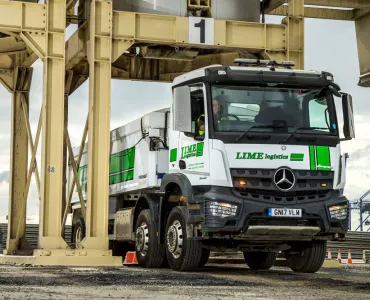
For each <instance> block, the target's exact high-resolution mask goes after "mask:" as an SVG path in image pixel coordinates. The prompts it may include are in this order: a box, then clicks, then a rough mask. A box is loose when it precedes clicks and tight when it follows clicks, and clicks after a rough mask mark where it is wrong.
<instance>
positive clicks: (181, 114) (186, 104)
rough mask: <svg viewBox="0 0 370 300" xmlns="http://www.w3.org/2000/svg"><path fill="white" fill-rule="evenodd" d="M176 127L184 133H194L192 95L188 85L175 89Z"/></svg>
mask: <svg viewBox="0 0 370 300" xmlns="http://www.w3.org/2000/svg"><path fill="white" fill-rule="evenodd" d="M173 110H174V119H175V124H174V129H175V130H176V131H181V132H184V133H189V134H193V131H194V129H193V128H192V127H193V126H192V121H191V97H190V88H189V87H188V86H180V87H177V88H175V89H174V107H173Z"/></svg>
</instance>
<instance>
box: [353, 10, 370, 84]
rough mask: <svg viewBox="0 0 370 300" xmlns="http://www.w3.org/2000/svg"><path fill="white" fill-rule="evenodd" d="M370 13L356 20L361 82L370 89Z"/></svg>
mask: <svg viewBox="0 0 370 300" xmlns="http://www.w3.org/2000/svg"><path fill="white" fill-rule="evenodd" d="M369 33H370V13H368V14H366V15H364V16H363V17H361V18H359V19H357V20H356V35H357V48H358V57H359V63H360V73H361V77H360V82H359V85H360V86H363V87H370V34H369Z"/></svg>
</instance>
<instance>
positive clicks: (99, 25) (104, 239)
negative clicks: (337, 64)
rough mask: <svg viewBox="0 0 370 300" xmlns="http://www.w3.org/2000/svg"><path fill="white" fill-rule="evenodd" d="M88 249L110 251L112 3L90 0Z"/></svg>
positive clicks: (109, 252)
mask: <svg viewBox="0 0 370 300" xmlns="http://www.w3.org/2000/svg"><path fill="white" fill-rule="evenodd" d="M90 3H91V6H90V41H89V43H88V60H89V76H90V77H89V133H88V153H89V155H88V175H87V180H88V181H87V209H86V214H87V216H86V238H85V239H84V240H83V241H82V243H81V244H82V246H83V247H84V248H87V249H96V250H103V251H105V252H106V254H105V255H107V254H108V255H111V251H110V250H109V251H108V201H109V196H108V195H109V185H108V183H109V180H108V179H109V153H110V151H109V150H110V100H111V99H110V98H111V64H112V19H113V15H112V2H111V1H104V0H91V1H90Z"/></svg>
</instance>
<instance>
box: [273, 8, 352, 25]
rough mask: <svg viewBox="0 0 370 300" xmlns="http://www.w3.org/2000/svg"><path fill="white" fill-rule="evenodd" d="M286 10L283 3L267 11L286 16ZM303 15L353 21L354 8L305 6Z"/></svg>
mask: <svg viewBox="0 0 370 300" xmlns="http://www.w3.org/2000/svg"><path fill="white" fill-rule="evenodd" d="M288 11H289V7H288V6H287V5H283V6H280V7H279V8H277V9H275V10H273V11H271V12H269V15H278V16H288ZM304 16H305V18H315V19H330V20H343V21H353V20H354V18H355V15H354V10H343V9H328V8H315V7H305V9H304Z"/></svg>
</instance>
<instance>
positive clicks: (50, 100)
mask: <svg viewBox="0 0 370 300" xmlns="http://www.w3.org/2000/svg"><path fill="white" fill-rule="evenodd" d="M65 11H66V1H65V0H48V2H47V6H46V32H45V36H46V39H45V41H44V42H45V44H44V46H45V48H44V49H45V51H39V52H40V54H44V55H43V56H42V58H43V64H44V90H43V103H42V106H43V111H42V163H41V178H42V180H41V205H40V229H39V243H38V248H40V249H65V248H67V244H66V242H65V241H64V239H63V238H62V236H61V223H62V184H63V145H64V88H65V86H64V79H65V78H64V77H65V42H64V40H65V25H66V24H65ZM35 48H36V49H38V47H35ZM40 49H42V48H41V47H40ZM34 254H35V255H36V256H39V255H42V254H41V253H40V251H37V250H35V252H34Z"/></svg>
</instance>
